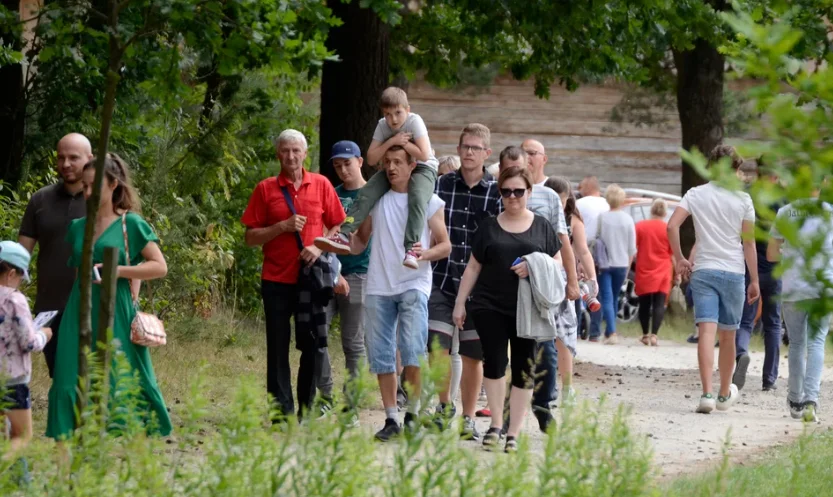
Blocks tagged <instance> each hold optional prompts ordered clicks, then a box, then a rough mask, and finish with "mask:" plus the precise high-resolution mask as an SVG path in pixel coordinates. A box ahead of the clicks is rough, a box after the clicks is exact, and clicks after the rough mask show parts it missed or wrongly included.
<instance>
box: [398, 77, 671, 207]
mask: <svg viewBox="0 0 833 497" xmlns="http://www.w3.org/2000/svg"><path fill="white" fill-rule="evenodd" d="M622 96H623V91H622V89H621V87H618V86H616V85H597V86H583V87H580V88H579V89H578V90H577V91H575V92H572V93H571V92H568V91H567V90H565V89H563V88H561V87H558V86H553V87H552V88H551V95H550V99H549V100H542V99H539V98H537V97H536V96H535V94H534V92H533V85H532V82H518V81H514V80H512V79H510V78H505V77H504V78H498V79H497V80H496V81H495V82H494V83H493V84H492V85H491V86H490V87H488V88H478V89H476V90H471V91H469V90H466V91H456V92H455V91H448V90H439V89H437V88H434V87H432V86H430V85H428V84H426V83H424V82H422V81H415V82H412V83H411V84H410V85H409V87H408V98H409V100H410V104H411V111H412V112H416V113H417V114H419V115H421V116H422V118H423V119H424V120H425V123H426V124H427V126H428V133H429V135H430V138H431V144H432V145H433V147H434V149H435V150H436V153H437V156H440V155H447V154H456V146H457V142H458V139H459V136H460V130H461V129H462V128H463V126H465V125H466V124H467V123H471V122H479V123H482V124H485V125H486V126H488V127H489V129H490V130H491V132H492V144H491V145H492V150H493V155H492V158H491V159H490V163H491V162H496V161H497V155H498V154H499V153H500V150H501V149H503V147H505V146H507V145H520V144H521V142H522V141H523V140H524V139H525V138H535V139H537V140H539V141H540V142H541V143H543V144H544V147H546V149H547V155H548V156H549V162H548V163H547V174H548V175H553V174H558V175H564V176H567V177H568V178H570V179H571V180H574V181H579V180H580V179H581V178H582V177H584V176H586V175H588V174H594V175H596V176H598V177H599V179H600V181H601V182H602V184H607V183H614V182H615V183H618V184H619V185H621V186H622V187H631V188H646V189H650V190H657V191H662V192H667V193H674V194H679V193H680V178H681V166H680V156H679V148H680V143H681V139H680V128H679V122H678V117H677V115H676V113H673V115H671V116H669V118H670V119H669V122H670V123H671V126H670V128H669V127H666V128H665V129H655V128H649V127H636V126H633V125H630V124H618V123H613V122H611V121H610V114H611V109H612V108H613V107H614V106H616V104H618V103H619V102H620V100H621V99H622ZM492 159H494V160H492Z"/></svg>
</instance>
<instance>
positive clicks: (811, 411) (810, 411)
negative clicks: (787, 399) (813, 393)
mask: <svg viewBox="0 0 833 497" xmlns="http://www.w3.org/2000/svg"><path fill="white" fill-rule="evenodd" d="M801 419H802V420H804V422H805V423H818V422H819V417H818V415H817V414H816V403H815V402H807V403H805V404H804V413H803V416H802V417H801Z"/></svg>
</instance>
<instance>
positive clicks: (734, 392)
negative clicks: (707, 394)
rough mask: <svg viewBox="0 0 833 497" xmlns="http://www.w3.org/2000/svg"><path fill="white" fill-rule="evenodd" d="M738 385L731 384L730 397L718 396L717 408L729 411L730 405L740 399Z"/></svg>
mask: <svg viewBox="0 0 833 497" xmlns="http://www.w3.org/2000/svg"><path fill="white" fill-rule="evenodd" d="M738 395H739V394H738V387H737V385H735V384H734V383H732V384H731V385H729V396H728V397H721V396H718V397H717V410H718V411H728V410H729V408H730V407H732V405H733V404H734V403H735V401H737V400H738Z"/></svg>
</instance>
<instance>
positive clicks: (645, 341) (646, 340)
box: [640, 335, 651, 347]
mask: <svg viewBox="0 0 833 497" xmlns="http://www.w3.org/2000/svg"><path fill="white" fill-rule="evenodd" d="M640 341H641V342H642V345H645V346H646V347H647V346H649V345H651V338H650V337H649V336H648V335H642V339H641V340H640Z"/></svg>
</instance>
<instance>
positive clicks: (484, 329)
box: [471, 309, 535, 389]
mask: <svg viewBox="0 0 833 497" xmlns="http://www.w3.org/2000/svg"><path fill="white" fill-rule="evenodd" d="M471 315H472V320H473V321H474V327H475V329H476V330H477V334H478V335H479V336H480V345H481V346H482V348H483V377H484V378H488V379H490V380H499V379H501V378H503V377H505V376H506V366H507V365H508V364H507V363H508V362H509V356H508V354H507V351H506V349H507V347H508V346H509V344H511V345H512V361H511V365H512V386H514V387H517V388H525V389H532V385H533V379H534V378H535V376H534V370H535V340H528V339H526V338H518V330H517V328H516V326H515V316H507V315H506V314H502V313H500V312H495V311H492V310H484V309H478V310H477V311H475V312H473V313H471Z"/></svg>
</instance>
